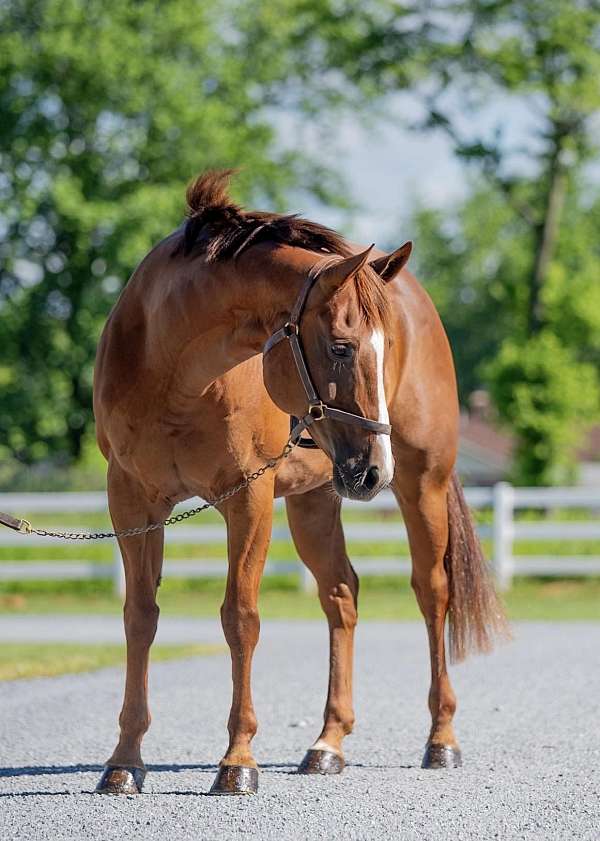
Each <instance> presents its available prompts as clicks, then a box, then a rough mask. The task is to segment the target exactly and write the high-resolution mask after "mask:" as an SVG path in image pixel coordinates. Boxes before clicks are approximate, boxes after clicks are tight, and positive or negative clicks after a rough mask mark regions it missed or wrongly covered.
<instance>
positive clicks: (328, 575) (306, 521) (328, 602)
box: [286, 485, 358, 774]
mask: <svg viewBox="0 0 600 841" xmlns="http://www.w3.org/2000/svg"><path fill="white" fill-rule="evenodd" d="M286 506H287V513H288V520H289V524H290V529H291V532H292V536H293V538H294V543H295V545H296V548H297V550H298V554H299V555H300V557H301V558H302V560H303V562H304V563H305V564H306V565H307V567H308V568H309V569H310V570H311V572H312V573H313V575H314V576H315V578H316V580H317V585H318V588H319V599H320V602H321V607H322V608H323V611H324V613H325V615H326V616H327V622H328V624H329V687H328V690H327V701H326V703H325V713H324V721H323V729H322V730H321V733H320V735H319V738H318V739H317V741H316V742H315V743H314V744H313V746H312V747H311V748H310V750H309V751H308V752H307V754H306V756H305V757H304V759H303V761H302V763H301V764H300V767H299V769H298V770H299V772H300V773H301V774H339V773H340V772H341V771H342V770H343V769H344V765H345V762H344V754H343V749H342V742H343V740H344V738H345V737H346V736H347V735H348V734H349V733H351V732H352V728H353V726H354V709H353V706H352V667H353V658H354V629H355V627H356V622H357V597H358V577H357V575H356V573H355V572H354V570H353V569H352V565H351V563H350V561H349V559H348V555H347V554H346V545H345V542H344V532H343V529H342V523H341V517H340V515H341V500H340V498H339V497H337V496H334V494H333V493H332V491H331V486H330V485H329V486H323V487H320V488H317V489H316V490H313V491H309V492H308V493H303V494H298V495H296V496H288V497H287V498H286Z"/></svg>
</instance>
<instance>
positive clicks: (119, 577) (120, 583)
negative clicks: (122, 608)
mask: <svg viewBox="0 0 600 841" xmlns="http://www.w3.org/2000/svg"><path fill="white" fill-rule="evenodd" d="M112 579H113V592H114V594H115V596H117V597H118V598H123V596H124V595H125V567H124V566H123V559H122V558H121V550H120V548H119V543H118V541H116V540H115V542H114V548H113V574H112Z"/></svg>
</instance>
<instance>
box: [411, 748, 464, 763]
mask: <svg viewBox="0 0 600 841" xmlns="http://www.w3.org/2000/svg"><path fill="white" fill-rule="evenodd" d="M461 766H462V756H461V753H460V749H459V748H453V747H451V746H450V745H427V747H426V748H425V755H424V756H423V762H421V768H460V767H461Z"/></svg>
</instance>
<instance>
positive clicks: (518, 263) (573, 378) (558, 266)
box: [414, 186, 600, 485]
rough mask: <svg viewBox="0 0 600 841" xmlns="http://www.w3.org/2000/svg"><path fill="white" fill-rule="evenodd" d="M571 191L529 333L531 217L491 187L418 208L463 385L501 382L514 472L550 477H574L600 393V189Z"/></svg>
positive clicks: (426, 271)
mask: <svg viewBox="0 0 600 841" xmlns="http://www.w3.org/2000/svg"><path fill="white" fill-rule="evenodd" d="M578 198H579V193H578V191H574V193H573V194H572V195H570V196H569V197H568V200H567V206H566V212H565V220H564V222H563V225H562V226H561V229H560V232H559V239H558V243H557V252H556V254H557V256H556V259H555V261H554V263H553V266H552V270H551V272H550V275H549V279H548V286H547V290H546V292H547V294H546V321H547V324H548V326H547V327H546V328H545V329H543V330H542V331H540V332H539V333H537V334H536V335H535V336H533V337H530V336H528V335H527V331H526V329H525V326H526V321H527V318H526V313H527V299H526V296H525V295H524V292H525V291H526V287H525V288H524V284H523V283H522V277H523V273H524V272H526V271H527V268H528V266H529V265H530V238H529V231H528V228H527V225H526V224H525V223H524V222H523V220H521V219H520V218H519V217H518V216H516V215H515V214H513V213H512V211H511V209H510V208H509V207H508V206H507V205H506V203H505V202H504V200H503V198H502V197H501V196H500V195H499V194H498V193H497V192H496V191H494V190H493V189H491V188H489V187H488V186H482V187H480V188H479V189H476V190H475V191H474V192H473V194H472V195H471V196H469V197H468V198H467V199H466V200H465V202H464V203H463V204H462V205H461V206H459V207H458V208H456V209H455V211H454V214H453V218H452V222H451V223H450V221H449V220H448V218H447V217H446V216H445V215H444V213H443V212H441V211H431V210H420V211H419V212H417V214H416V215H415V218H414V227H415V239H416V241H417V243H418V245H419V247H418V248H417V249H416V251H415V258H416V266H417V271H418V273H419V274H420V275H421V276H423V277H424V278H425V281H426V285H427V288H428V290H429V292H430V293H431V295H432V297H433V299H434V301H435V303H436V305H437V307H438V309H439V311H440V313H441V315H442V318H443V321H444V324H445V326H446V330H447V332H448V335H449V337H450V341H451V343H452V347H453V350H454V357H455V362H456V366H457V372H458V381H459V387H460V396H461V400H462V402H463V403H466V402H467V398H468V396H469V394H470V393H471V392H472V391H473V390H474V389H478V388H482V387H488V388H490V390H491V393H492V397H493V398H494V402H495V404H496V406H498V407H501V416H502V418H503V419H504V420H505V422H506V423H507V424H508V425H509V427H510V429H511V430H512V431H513V432H514V433H515V434H516V437H517V453H516V463H515V469H514V476H513V478H514V479H515V480H516V481H517V482H519V483H523V484H528V485H529V484H538V483H541V484H551V483H556V482H565V481H569V480H570V479H572V478H573V461H572V457H573V453H574V450H575V448H576V445H577V444H578V443H579V441H580V438H581V433H582V431H583V430H584V429H585V427H586V426H587V425H589V424H590V423H591V422H593V421H594V420H595V419H596V418H597V417H598V408H599V406H598V398H599V395H600V377H599V376H598V372H599V371H600V300H599V298H600V284H598V282H597V280H596V278H598V276H600V244H598V243H596V242H595V241H594V235H593V232H594V230H597V226H598V225H599V223H600V197H599V198H598V199H597V200H596V202H593V203H592V204H591V205H590V204H588V203H586V204H585V205H581V204H580V203H578Z"/></svg>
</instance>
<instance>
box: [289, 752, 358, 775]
mask: <svg viewBox="0 0 600 841" xmlns="http://www.w3.org/2000/svg"><path fill="white" fill-rule="evenodd" d="M345 765H346V763H345V762H344V760H343V758H342V757H341V756H339V754H337V753H334V752H333V751H332V750H314V749H312V748H311V750H309V751H307V752H306V756H305V757H304V759H303V760H302V762H301V763H300V765H299V766H298V773H299V774H341V773H342V771H343V770H344V766H345Z"/></svg>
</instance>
